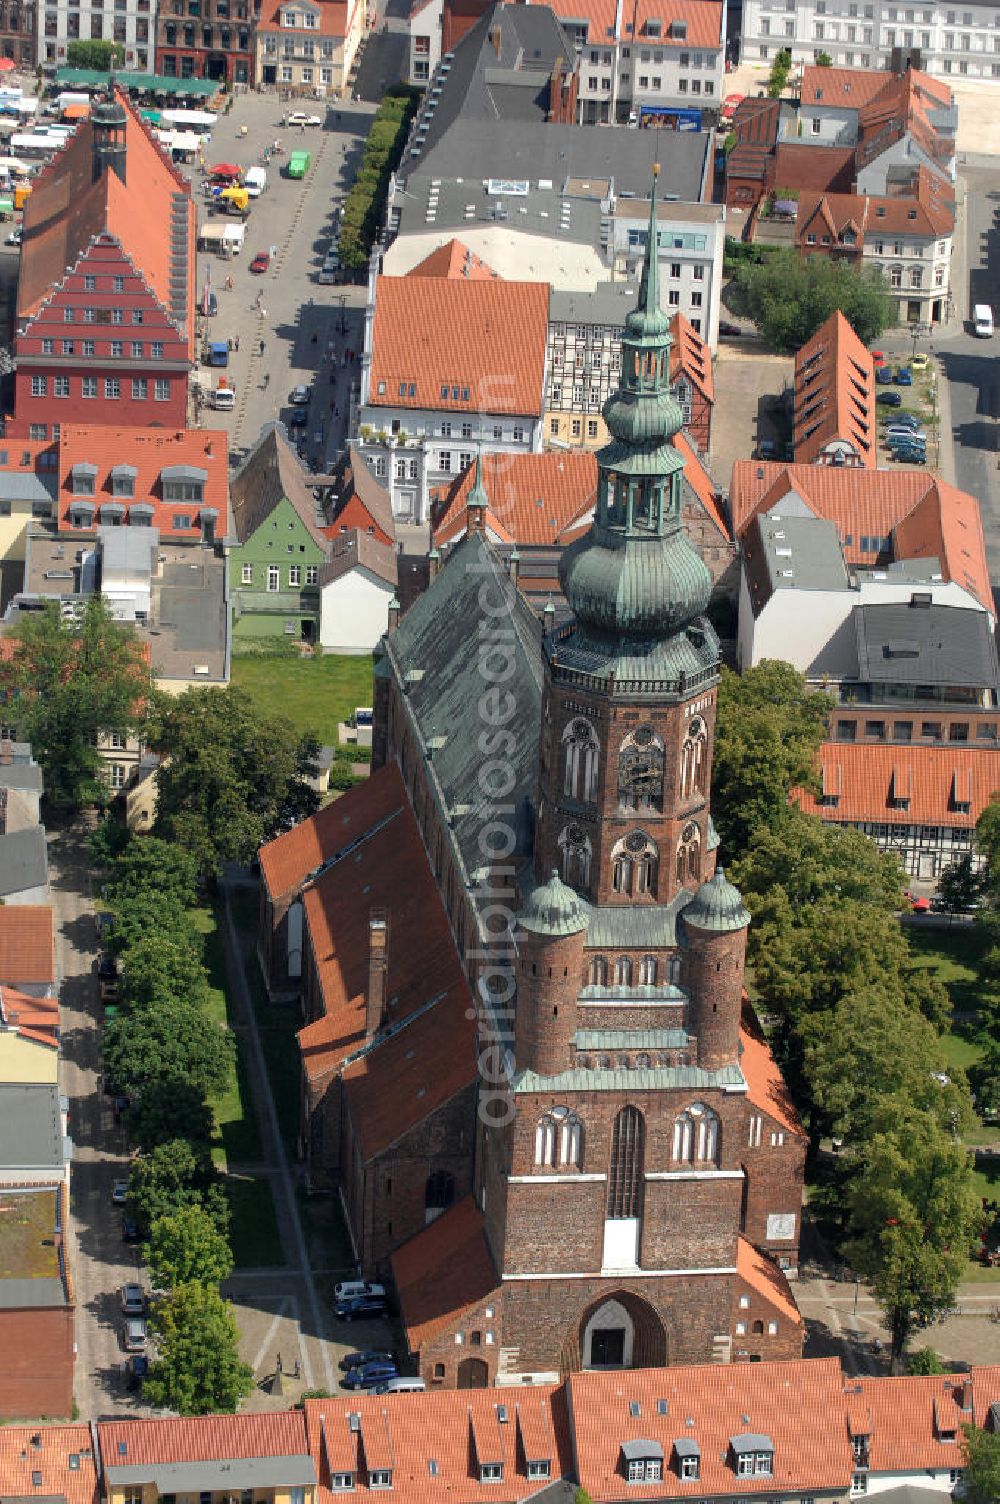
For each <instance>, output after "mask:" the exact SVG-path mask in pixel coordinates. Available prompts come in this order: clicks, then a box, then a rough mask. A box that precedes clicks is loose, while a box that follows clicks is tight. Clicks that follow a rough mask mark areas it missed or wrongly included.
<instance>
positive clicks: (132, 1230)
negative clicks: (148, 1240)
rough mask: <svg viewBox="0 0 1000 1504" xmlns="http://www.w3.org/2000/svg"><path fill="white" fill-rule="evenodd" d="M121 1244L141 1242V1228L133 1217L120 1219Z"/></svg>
mask: <svg viewBox="0 0 1000 1504" xmlns="http://www.w3.org/2000/svg"><path fill="white" fill-rule="evenodd" d="M122 1242H123V1243H141V1242H142V1228H141V1227H140V1226H139V1224H138V1222H137V1221H136V1219H135V1218H134V1217H123V1218H122Z"/></svg>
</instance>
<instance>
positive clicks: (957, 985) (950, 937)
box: [903, 924, 982, 1013]
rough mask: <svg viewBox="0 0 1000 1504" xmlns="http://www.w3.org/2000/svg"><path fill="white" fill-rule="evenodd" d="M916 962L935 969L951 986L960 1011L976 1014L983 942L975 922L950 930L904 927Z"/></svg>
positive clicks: (940, 977)
mask: <svg viewBox="0 0 1000 1504" xmlns="http://www.w3.org/2000/svg"><path fill="white" fill-rule="evenodd" d="M903 933H904V934H905V936H906V938H907V940H908V942H909V946H910V954H911V955H912V957H913V961H914V965H916V966H925V967H927V968H928V970H930V971H933V972H934V973H935V974H936V975H937V977H938V978H939V979H940V980H941V981H942V982H943V983H944V985H945V986H946V987H947V989H948V995H949V996H950V998H951V1005H952V1008H953V1009H954V1010H955V1012H956V1013H974V1012H975V1011H976V1009H977V1008H978V1006H979V996H978V993H977V991H976V963H977V962H978V960H979V955H980V948H981V945H982V941H981V940H980V937H979V931H978V930H977V929H976V927H975V925H972V924H961V925H955V926H954V928H952V929H948V930H943V929H942V930H938V929H922V928H920V927H919V926H918V925H913V924H908V925H905V926H904V927H903Z"/></svg>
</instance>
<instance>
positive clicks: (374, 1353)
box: [340, 1347, 396, 1369]
mask: <svg viewBox="0 0 1000 1504" xmlns="http://www.w3.org/2000/svg"><path fill="white" fill-rule="evenodd" d="M395 1361H396V1359H395V1356H394V1355H393V1354H392V1353H389V1352H385V1351H383V1350H382V1349H380V1348H377V1347H365V1348H362V1350H361V1351H360V1352H357V1353H345V1354H344V1356H343V1357H342V1358H341V1360H340V1366H341V1368H344V1369H348V1368H363V1367H364V1366H365V1364H366V1363H395Z"/></svg>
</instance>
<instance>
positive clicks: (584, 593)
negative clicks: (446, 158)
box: [555, 167, 718, 682]
mask: <svg viewBox="0 0 1000 1504" xmlns="http://www.w3.org/2000/svg"><path fill="white" fill-rule="evenodd" d="M658 171H659V169H658V168H657V167H654V169H653V188H652V192H651V195H650V207H649V229H648V234H647V240H646V250H645V256H644V260H643V269H642V278H641V281H640V284H639V295H638V298H637V301H636V306H635V307H634V308H633V309H632V311H631V312H630V313H629V314H628V317H627V318H626V320H625V327H624V330H623V332H622V355H621V361H622V369H621V383H620V385H619V388H618V390H617V391H616V392H615V393H614V395H613V396H611V397H610V398H609V399H608V401H607V402H606V403H605V405H604V419H605V422H606V423H607V425H608V428H609V430H610V432H611V440H610V442H609V443H607V444H606V445H605V446H604V447H603V449H601V450H599V451H598V454H597V465H598V483H597V507H596V511H595V515H594V522H593V525H592V527H591V529H590V532H589V533H587V534H586V535H585V536H584V537H583V538H581V539H579V540H578V541H577V542H576V543H574V544H572V545H571V546H570V547H569V548H567V549H566V551H565V552H564V553H563V556H562V559H561V561H560V566H559V578H560V582H561V584H562V587H563V590H564V592H565V594H566V599H567V600H568V602H569V604H570V606H571V608H572V610H573V614H574V616H575V618H576V629H575V630H574V631H573V632H572V634H571V635H569V636H568V637H566V638H562V639H560V641H559V642H558V645H557V648H556V650H555V651H556V654H557V657H558V661H559V662H561V663H564V664H566V666H567V667H579V668H585V669H586V670H587V671H588V672H591V673H594V672H597V673H598V674H600V673H609V674H610V673H614V674H616V675H619V676H624V677H626V678H629V679H638V678H651V679H656V680H658V681H661V682H663V681H669V680H680V681H683V680H685V679H690V677H691V676H692V675H702V674H704V673H706V671H708V672H710V671H711V670H712V669H713V667H714V666H715V665H716V664H717V663H718V639H717V638H716V636H715V633H714V632H713V630H712V628H711V627H710V626H709V625H708V623H707V622H706V621H704V620H703V619H702V617H701V613H702V612H703V611H704V610H705V607H706V606H707V604H708V599H709V595H710V593H711V588H712V579H711V575H710V574H709V571H708V569H707V567H706V565H705V564H704V562H703V561H702V559H701V557H700V555H699V554H698V552H697V550H696V549H695V548H694V546H693V544H692V543H691V540H690V539H689V538H688V536H687V534H686V532H685V531H684V527H683V524H682V522H681V480H682V477H683V472H684V460H683V457H682V456H681V454H680V453H679V452H678V450H677V449H676V448H675V447H674V444H673V442H672V441H673V438H674V436H675V435H676V434H677V433H678V431H679V430H680V428H681V426H682V423H683V418H682V415H681V410H680V408H679V407H678V405H677V403H676V402H675V401H674V399H673V397H672V396H671V395H670V344H671V341H670V332H669V327H670V326H669V320H668V318H667V315H666V314H665V312H664V311H663V309H662V308H661V307H660V296H659V273H658V268H657V218H656V176H657V174H658ZM576 660H579V661H578V662H577V661H576Z"/></svg>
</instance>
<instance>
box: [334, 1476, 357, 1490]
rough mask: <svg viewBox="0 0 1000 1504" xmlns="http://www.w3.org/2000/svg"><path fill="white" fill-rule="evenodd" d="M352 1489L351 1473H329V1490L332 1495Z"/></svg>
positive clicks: (352, 1478) (352, 1479)
mask: <svg viewBox="0 0 1000 1504" xmlns="http://www.w3.org/2000/svg"><path fill="white" fill-rule="evenodd" d="M353 1487H354V1474H353V1473H331V1474H330V1489H331V1491H332V1492H334V1493H347V1492H348V1491H349V1490H350V1489H352V1488H353Z"/></svg>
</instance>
